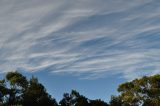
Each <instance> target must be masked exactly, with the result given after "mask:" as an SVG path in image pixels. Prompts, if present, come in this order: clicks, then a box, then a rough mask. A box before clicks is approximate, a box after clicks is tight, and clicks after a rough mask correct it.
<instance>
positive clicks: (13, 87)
mask: <svg viewBox="0 0 160 106" xmlns="http://www.w3.org/2000/svg"><path fill="white" fill-rule="evenodd" d="M117 90H118V92H119V93H120V94H119V95H118V96H111V100H110V102H109V104H107V103H106V102H104V101H102V100H100V99H96V100H91V99H88V98H86V97H85V96H83V95H81V94H79V92H77V91H76V90H72V91H71V93H64V95H63V98H62V99H61V100H60V102H59V104H58V103H57V102H56V100H55V99H54V98H52V97H51V95H49V94H48V93H47V91H46V89H45V87H44V86H43V85H42V84H41V83H39V81H38V79H37V78H36V77H34V76H32V78H31V79H27V78H26V77H25V76H23V75H22V74H20V73H18V72H9V73H7V74H6V76H5V78H4V79H2V80H0V106H160V75H154V76H144V77H142V78H139V79H135V80H133V81H130V82H125V83H122V84H120V85H119V87H118V89H117Z"/></svg>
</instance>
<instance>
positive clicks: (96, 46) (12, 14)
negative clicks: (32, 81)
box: [0, 0, 160, 79]
mask: <svg viewBox="0 0 160 106" xmlns="http://www.w3.org/2000/svg"><path fill="white" fill-rule="evenodd" d="M159 11H160V4H159V3H158V2H157V1H156V0H134V1H130V0H119V1H113V0H106V1H105V0H100V1H97V0H70V1H66V0H61V1H59V0H45V1H44V0H38V1H37V0H27V1H19V0H12V1H9V0H2V1H0V16H1V17H0V64H1V65H0V70H1V72H6V71H10V70H14V69H24V70H28V71H33V72H34V71H40V70H44V71H45V70H48V71H50V72H52V73H59V74H63V73H67V74H71V75H78V76H79V77H80V78H83V79H95V78H101V77H105V76H107V75H112V74H121V75H122V76H121V77H123V78H126V79H133V78H135V77H139V76H141V75H148V74H155V73H159V72H160V71H158V70H160V65H159V63H160V58H159V57H160V46H159V45H160V42H159V40H160V31H159V29H160V13H159Z"/></svg>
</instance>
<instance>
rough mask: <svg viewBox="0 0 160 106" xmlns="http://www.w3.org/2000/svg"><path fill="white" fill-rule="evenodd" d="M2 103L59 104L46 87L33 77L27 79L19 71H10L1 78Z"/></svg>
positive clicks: (53, 105) (5, 104) (55, 105)
mask: <svg viewBox="0 0 160 106" xmlns="http://www.w3.org/2000/svg"><path fill="white" fill-rule="evenodd" d="M0 104H1V105H2V106H10V105H22V106H45V105H46V106H57V102H56V101H55V99H53V98H51V96H50V95H49V94H48V93H47V92H46V89H45V87H44V86H43V85H42V84H41V83H39V82H38V79H37V78H35V77H32V78H31V79H30V80H27V79H26V77H24V76H23V75H22V74H20V73H18V72H9V73H7V74H6V77H5V79H3V80H0Z"/></svg>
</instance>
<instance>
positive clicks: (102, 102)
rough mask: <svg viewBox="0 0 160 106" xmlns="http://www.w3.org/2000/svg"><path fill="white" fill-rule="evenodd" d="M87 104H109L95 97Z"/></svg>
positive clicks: (92, 105)
mask: <svg viewBox="0 0 160 106" xmlns="http://www.w3.org/2000/svg"><path fill="white" fill-rule="evenodd" d="M89 106H109V105H108V104H107V103H106V102H104V101H102V100H100V99H97V100H90V103H89Z"/></svg>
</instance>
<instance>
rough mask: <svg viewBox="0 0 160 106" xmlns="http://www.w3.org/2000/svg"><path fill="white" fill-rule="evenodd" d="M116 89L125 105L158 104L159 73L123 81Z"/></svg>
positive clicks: (154, 105)
mask: <svg viewBox="0 0 160 106" xmlns="http://www.w3.org/2000/svg"><path fill="white" fill-rule="evenodd" d="M118 91H119V92H120V93H121V95H120V97H121V99H122V102H123V104H125V105H129V106H139V105H143V106H148V105H149V106H160V75H154V76H148V77H147V76H144V77H142V78H140V79H135V80H133V81H131V82H126V83H123V84H121V85H120V86H119V88H118Z"/></svg>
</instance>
